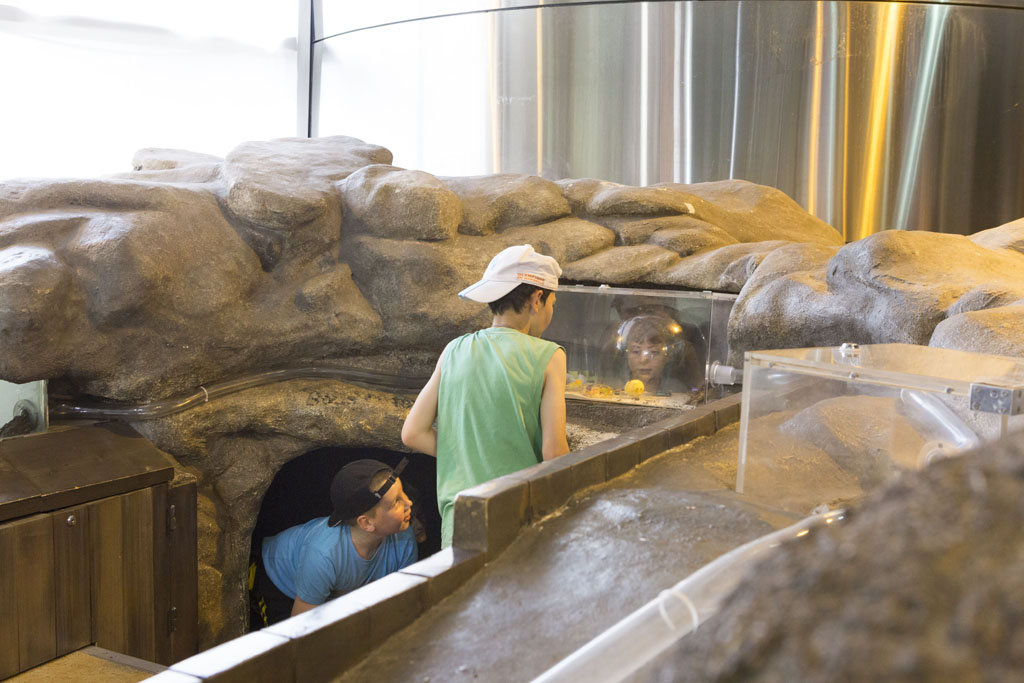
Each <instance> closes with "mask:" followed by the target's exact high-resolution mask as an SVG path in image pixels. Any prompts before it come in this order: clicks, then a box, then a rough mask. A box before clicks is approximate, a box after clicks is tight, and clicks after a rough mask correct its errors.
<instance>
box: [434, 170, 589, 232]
mask: <svg viewBox="0 0 1024 683" xmlns="http://www.w3.org/2000/svg"><path fill="white" fill-rule="evenodd" d="M442 180H443V181H444V184H445V185H447V186H448V187H449V188H450V189H451V190H452V191H453V192H454V193H455V194H456V195H458V197H459V199H460V200H462V207H463V212H462V222H461V223H460V224H459V232H461V233H463V234H465V235H489V234H491V233H493V232H501V231H502V230H505V229H506V228H509V227H512V226H519V225H535V224H537V223H546V222H549V221H553V220H555V219H558V218H562V217H563V216H568V215H569V212H570V209H569V202H568V201H567V200H566V198H565V197H563V196H562V189H561V188H560V187H559V186H558V185H556V184H555V183H553V182H551V181H550V180H544V179H543V178H538V177H537V176H529V175H516V174H513V173H501V174H496V175H483V176H467V177H463V178H442Z"/></svg>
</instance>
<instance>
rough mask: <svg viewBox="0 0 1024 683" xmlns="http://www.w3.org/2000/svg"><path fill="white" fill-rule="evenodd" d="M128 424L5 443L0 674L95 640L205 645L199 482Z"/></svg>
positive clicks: (142, 648)
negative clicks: (201, 639) (200, 638)
mask: <svg viewBox="0 0 1024 683" xmlns="http://www.w3.org/2000/svg"><path fill="white" fill-rule="evenodd" d="M173 476H174V470H173V468H172V467H170V465H169V464H168V461H167V460H166V459H165V458H164V457H163V455H162V454H161V453H160V452H159V451H158V450H157V449H156V448H155V447H154V446H153V445H152V444H150V443H149V442H148V441H146V440H145V439H143V438H142V437H141V436H139V435H138V434H137V433H135V432H134V431H132V430H131V429H130V428H128V427H126V426H124V425H116V424H104V425H93V426H89V427H79V428H75V429H67V430H62V431H52V432H47V433H44V434H38V435H31V436H25V437H17V438H13V439H6V440H4V441H0V678H4V677H6V676H10V675H13V674H15V673H18V672H20V671H24V670H25V669H28V668H30V667H33V666H36V665H38V664H41V663H43V662H47V661H49V660H51V659H54V658H55V657H59V656H61V655H63V654H66V653H68V652H71V651H73V650H76V649H78V648H81V647H84V646H86V645H89V644H96V645H98V646H100V647H104V648H106V649H109V650H114V651H116V652H122V653H124V654H128V655H132V656H134V657H140V658H142V659H146V660H149V661H154V662H159V663H161V664H171V663H172V662H175V661H178V660H180V659H183V658H185V657H188V656H189V655H191V654H193V653H195V651H196V637H197V630H196V628H197V627H196V624H197V596H196V590H197V579H196V516H195V515H196V489H195V483H194V482H191V481H189V482H182V481H175V480H173V479H172V477H173Z"/></svg>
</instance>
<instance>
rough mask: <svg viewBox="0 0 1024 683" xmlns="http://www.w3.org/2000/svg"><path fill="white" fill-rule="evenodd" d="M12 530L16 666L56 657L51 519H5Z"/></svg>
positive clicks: (43, 517) (42, 516)
mask: <svg viewBox="0 0 1024 683" xmlns="http://www.w3.org/2000/svg"><path fill="white" fill-rule="evenodd" d="M9 526H10V527H11V528H12V529H13V530H14V548H15V550H14V552H15V556H14V583H15V585H16V586H17V595H16V601H17V603H18V662H19V663H18V666H19V668H20V669H21V670H23V671H24V670H25V669H28V668H29V667H33V666H35V665H37V664H42V663H43V662H48V661H50V660H51V659H53V658H54V657H56V656H57V630H56V624H55V620H54V585H53V583H54V582H53V522H52V521H51V519H50V516H49V515H36V516H34V517H27V518H25V519H19V520H17V521H15V522H9Z"/></svg>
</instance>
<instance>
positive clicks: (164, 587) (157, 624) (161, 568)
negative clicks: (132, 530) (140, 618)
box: [150, 484, 171, 665]
mask: <svg viewBox="0 0 1024 683" xmlns="http://www.w3.org/2000/svg"><path fill="white" fill-rule="evenodd" d="M151 490H152V492H153V509H152V511H151V513H150V514H151V515H152V516H153V568H152V572H153V626H154V631H155V633H154V636H155V637H154V642H153V657H152V660H153V661H154V662H158V663H160V664H164V665H167V664H170V663H171V662H170V659H171V631H170V626H169V624H168V620H167V613H168V612H169V611H170V608H171V585H170V583H171V580H170V557H169V555H168V553H169V547H168V538H169V537H168V533H167V506H168V503H167V498H168V496H167V484H160V485H159V486H154V487H153V488H152V489H151Z"/></svg>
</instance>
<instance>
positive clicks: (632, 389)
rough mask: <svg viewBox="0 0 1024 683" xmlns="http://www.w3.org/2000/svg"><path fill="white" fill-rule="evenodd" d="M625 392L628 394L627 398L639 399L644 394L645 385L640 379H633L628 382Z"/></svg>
mask: <svg viewBox="0 0 1024 683" xmlns="http://www.w3.org/2000/svg"><path fill="white" fill-rule="evenodd" d="M623 391H625V392H626V395H627V396H632V397H633V398H639V397H640V394H642V393H644V383H643V382H641V381H640V380H638V379H631V380H629V381H628V382H626V386H625V387H623Z"/></svg>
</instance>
